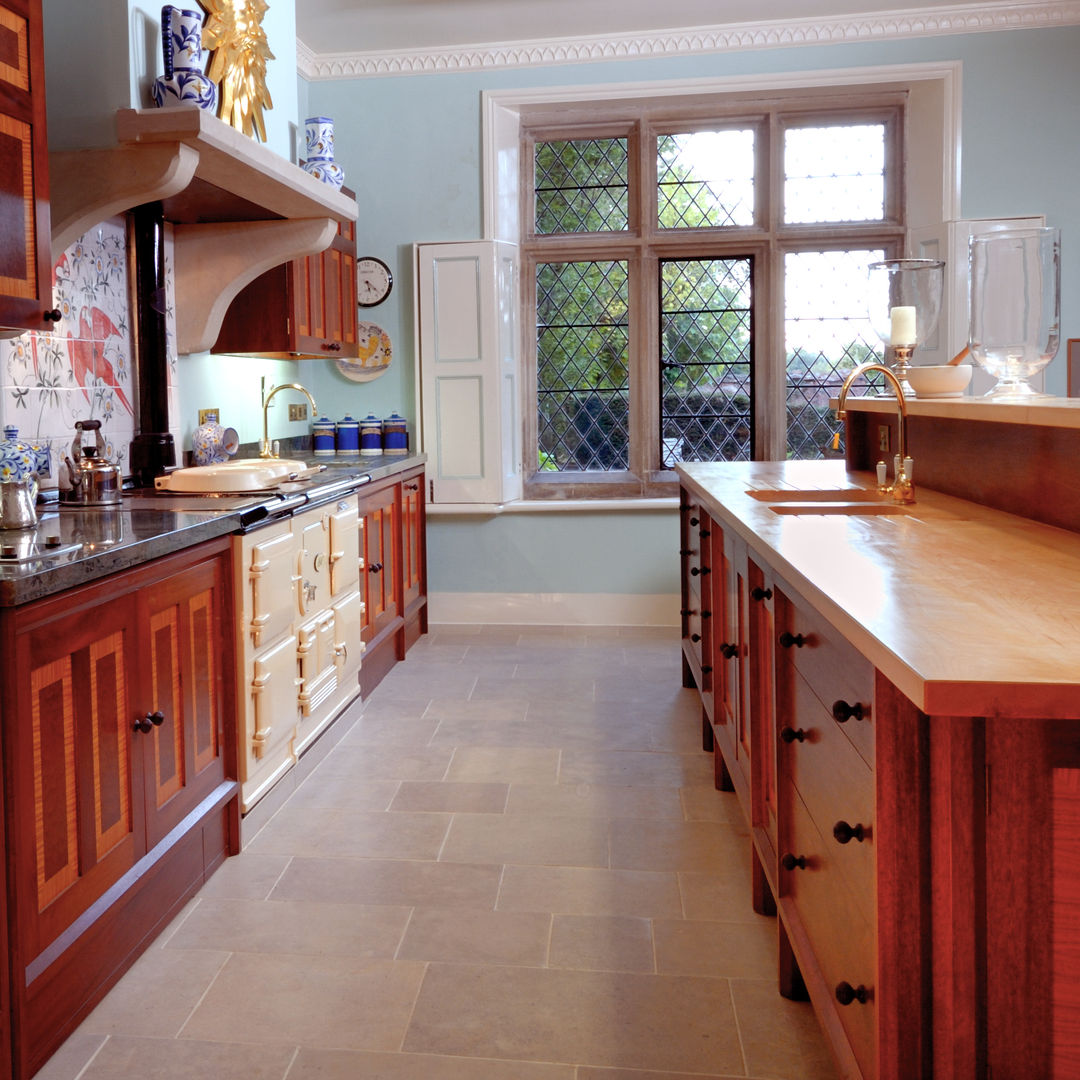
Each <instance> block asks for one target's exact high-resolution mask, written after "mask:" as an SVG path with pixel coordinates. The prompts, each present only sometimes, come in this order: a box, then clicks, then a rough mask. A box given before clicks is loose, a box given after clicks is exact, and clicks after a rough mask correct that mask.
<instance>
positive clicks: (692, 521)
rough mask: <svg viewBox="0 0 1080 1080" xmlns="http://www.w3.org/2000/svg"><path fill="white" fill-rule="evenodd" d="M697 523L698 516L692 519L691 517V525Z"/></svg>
mask: <svg viewBox="0 0 1080 1080" xmlns="http://www.w3.org/2000/svg"><path fill="white" fill-rule="evenodd" d="M697 523H698V519H697V518H691V519H690V524H691V525H696V524H697Z"/></svg>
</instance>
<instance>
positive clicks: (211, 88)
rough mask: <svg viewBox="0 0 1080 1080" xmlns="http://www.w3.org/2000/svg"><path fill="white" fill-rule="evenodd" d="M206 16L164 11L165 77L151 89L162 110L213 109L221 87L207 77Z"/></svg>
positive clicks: (168, 7)
mask: <svg viewBox="0 0 1080 1080" xmlns="http://www.w3.org/2000/svg"><path fill="white" fill-rule="evenodd" d="M202 27H203V13H202V12H201V11H189V10H188V9H187V8H178V7H174V6H173V5H172V4H166V5H165V6H164V7H163V8H162V9H161V52H162V56H163V58H164V63H165V74H164V75H161V76H159V77H158V78H156V79H155V80H154V82H153V84H152V86H151V87H150V94H151V96H152V97H153V99H154V104H155V105H157V107H158V108H159V109H166V108H171V107H174V106H176V105H188V104H194V105H198V106H199V108H200V109H213V108H214V106H215V104H216V103H217V87H216V86H215V85H214V84H213V83H212V82H211V81H210V79H209V78H207V76H206V75H204V74H203V55H202Z"/></svg>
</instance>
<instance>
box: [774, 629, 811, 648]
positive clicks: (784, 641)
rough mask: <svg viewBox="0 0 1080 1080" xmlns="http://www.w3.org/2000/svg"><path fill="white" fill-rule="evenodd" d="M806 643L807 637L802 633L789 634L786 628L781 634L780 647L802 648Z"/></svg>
mask: <svg viewBox="0 0 1080 1080" xmlns="http://www.w3.org/2000/svg"><path fill="white" fill-rule="evenodd" d="M805 644H806V638H804V637H803V636H802V634H789V633H788V632H787V631H786V630H785V631H784V632H783V633H782V634H781V635H780V647H781V648H782V649H791V648H796V649H801V648H802V647H803V646H804V645H805Z"/></svg>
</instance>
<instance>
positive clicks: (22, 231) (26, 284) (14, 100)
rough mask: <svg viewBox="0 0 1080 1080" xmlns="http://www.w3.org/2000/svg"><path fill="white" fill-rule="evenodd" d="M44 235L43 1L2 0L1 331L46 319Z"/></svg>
mask: <svg viewBox="0 0 1080 1080" xmlns="http://www.w3.org/2000/svg"><path fill="white" fill-rule="evenodd" d="M49 234H50V214H49V168H48V143H47V137H46V128H45V62H44V53H43V46H42V30H41V0H0V236H2V237H3V238H4V242H3V244H0V328H2V329H0V332H2V330H15V331H22V330H43V329H47V328H48V327H49V326H50V325H51V320H52V319H53V315H54V312H53V305H52V251H51V241H50V235H49ZM56 318H59V313H56Z"/></svg>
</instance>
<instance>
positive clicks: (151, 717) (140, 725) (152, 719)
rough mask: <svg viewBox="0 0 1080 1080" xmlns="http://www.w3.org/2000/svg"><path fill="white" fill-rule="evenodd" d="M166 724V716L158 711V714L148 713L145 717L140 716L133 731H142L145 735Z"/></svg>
mask: <svg viewBox="0 0 1080 1080" xmlns="http://www.w3.org/2000/svg"><path fill="white" fill-rule="evenodd" d="M163 723H165V714H164V713H163V712H162V711H161V710H160V709H158V711H157V712H152V713H147V714H146V715H145V716H140V717H139V718H138V719H137V720H136V721H135V723H134V725H133V729H134V730H135V731H141V732H142V733H143V734H144V735H145V734H146V733H147V732H149V731H152V730H153V729H154V728H156V727H161V725H162V724H163Z"/></svg>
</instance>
